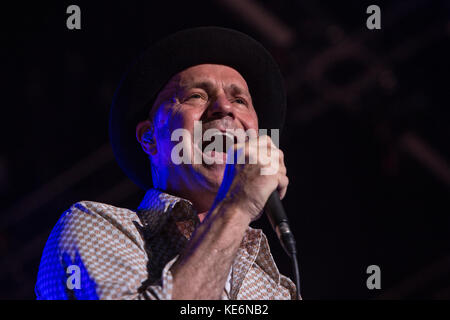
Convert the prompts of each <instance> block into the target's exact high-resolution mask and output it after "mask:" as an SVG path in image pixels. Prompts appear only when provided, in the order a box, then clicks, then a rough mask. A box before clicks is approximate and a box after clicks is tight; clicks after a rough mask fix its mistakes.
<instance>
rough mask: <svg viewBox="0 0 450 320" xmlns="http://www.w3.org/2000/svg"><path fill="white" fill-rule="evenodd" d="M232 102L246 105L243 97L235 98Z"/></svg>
mask: <svg viewBox="0 0 450 320" xmlns="http://www.w3.org/2000/svg"><path fill="white" fill-rule="evenodd" d="M234 102H236V103H239V104H243V105H247V101H246V100H245V99H243V98H236V100H234Z"/></svg>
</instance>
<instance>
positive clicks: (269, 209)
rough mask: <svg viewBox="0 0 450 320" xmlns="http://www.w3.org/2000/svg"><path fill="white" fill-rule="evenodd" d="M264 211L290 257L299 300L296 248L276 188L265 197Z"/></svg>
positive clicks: (300, 297)
mask: <svg viewBox="0 0 450 320" xmlns="http://www.w3.org/2000/svg"><path fill="white" fill-rule="evenodd" d="M264 211H265V212H266V215H267V218H268V219H269V221H270V224H271V225H272V228H273V229H274V230H275V232H276V233H277V236H278V239H279V240H280V243H281V246H282V247H283V249H284V251H286V253H287V254H288V256H289V257H290V258H291V262H292V271H293V273H294V280H295V285H296V287H297V299H299V300H300V299H302V296H301V293H300V272H299V268H298V261H297V248H296V247H295V239H294V235H293V234H292V232H291V228H290V227H289V220H288V218H287V215H286V212H285V211H284V208H283V204H282V203H281V200H280V194H279V193H278V191H277V190H275V191H273V192H272V193H271V194H270V196H269V199H267V202H266V205H265V206H264Z"/></svg>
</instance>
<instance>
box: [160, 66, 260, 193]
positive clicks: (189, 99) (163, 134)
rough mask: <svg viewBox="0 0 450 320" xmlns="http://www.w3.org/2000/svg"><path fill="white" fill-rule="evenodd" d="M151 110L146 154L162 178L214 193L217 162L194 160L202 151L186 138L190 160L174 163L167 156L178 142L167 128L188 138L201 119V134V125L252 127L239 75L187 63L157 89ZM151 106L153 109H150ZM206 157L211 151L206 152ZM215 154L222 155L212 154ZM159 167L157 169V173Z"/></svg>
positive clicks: (220, 171)
mask: <svg viewBox="0 0 450 320" xmlns="http://www.w3.org/2000/svg"><path fill="white" fill-rule="evenodd" d="M153 108H154V110H153V112H152V113H151V114H152V116H153V117H152V118H153V121H154V123H153V125H154V139H155V143H156V148H155V149H156V150H155V152H154V153H153V154H152V155H151V156H152V161H153V163H154V164H155V165H156V166H157V168H158V169H163V170H167V172H166V173H165V176H166V178H167V179H168V180H169V184H170V181H172V184H173V183H180V182H183V184H184V185H188V186H192V188H195V189H196V188H199V189H200V190H202V189H203V190H204V188H207V189H208V190H210V191H217V189H218V187H219V186H220V184H221V182H222V178H223V173H224V169H225V165H226V164H225V161H223V163H222V164H220V163H213V164H207V163H206V162H205V161H201V163H195V162H194V153H195V152H199V153H200V154H201V155H203V156H204V157H207V155H206V152H205V154H203V152H202V148H201V147H200V148H198V146H196V145H195V144H194V141H193V139H191V141H189V142H187V145H188V149H185V151H186V150H187V153H188V155H187V156H188V157H189V158H190V160H191V161H189V162H190V163H182V164H178V165H175V164H174V163H173V159H172V157H171V155H172V150H173V148H174V147H175V145H177V144H179V143H180V142H179V141H178V140H175V141H172V139H171V135H172V132H174V130H176V129H185V130H187V131H188V132H189V133H190V136H191V137H192V138H193V137H194V122H195V121H202V133H203V132H205V130H207V129H212V128H216V129H218V130H220V131H225V130H226V129H243V130H245V131H247V130H248V129H252V130H255V131H257V130H258V119H257V115H256V112H255V109H254V108H253V104H252V99H251V96H250V92H249V89H248V86H247V83H246V81H245V80H244V78H243V77H242V76H241V75H240V74H239V72H237V71H236V70H234V69H233V68H231V67H228V66H224V65H216V64H202V65H197V66H194V67H190V68H188V69H186V70H184V71H182V72H180V73H178V74H177V75H176V76H174V77H173V78H172V79H171V80H170V81H169V83H168V84H167V85H166V86H165V87H164V88H163V90H162V91H161V92H160V93H159V95H158V97H157V99H156V103H155V105H154V107H153ZM155 108H156V109H155ZM208 155H209V156H211V154H208ZM215 157H216V159H217V157H225V158H226V155H225V156H224V154H218V153H216V154H215ZM163 170H161V172H162V171H163Z"/></svg>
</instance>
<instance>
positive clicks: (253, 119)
mask: <svg viewBox="0 0 450 320" xmlns="http://www.w3.org/2000/svg"><path fill="white" fill-rule="evenodd" d="M241 121H242V124H243V125H244V127H245V129H254V130H258V117H257V115H256V112H247V113H244V114H242V115H241Z"/></svg>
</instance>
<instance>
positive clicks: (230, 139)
mask: <svg viewBox="0 0 450 320" xmlns="http://www.w3.org/2000/svg"><path fill="white" fill-rule="evenodd" d="M218 136H220V137H221V138H222V144H221V145H220V144H218V143H217V139H218ZM235 141H236V137H235V136H234V135H232V134H231V133H229V132H221V131H217V132H216V133H214V135H213V137H212V139H211V141H203V148H202V150H205V148H206V147H207V146H209V145H211V146H210V148H213V147H214V149H215V151H218V152H225V151H226V148H227V147H231V146H233V145H234V143H235ZM215 146H217V147H219V146H220V147H221V148H220V147H219V148H215ZM210 148H208V149H210Z"/></svg>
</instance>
